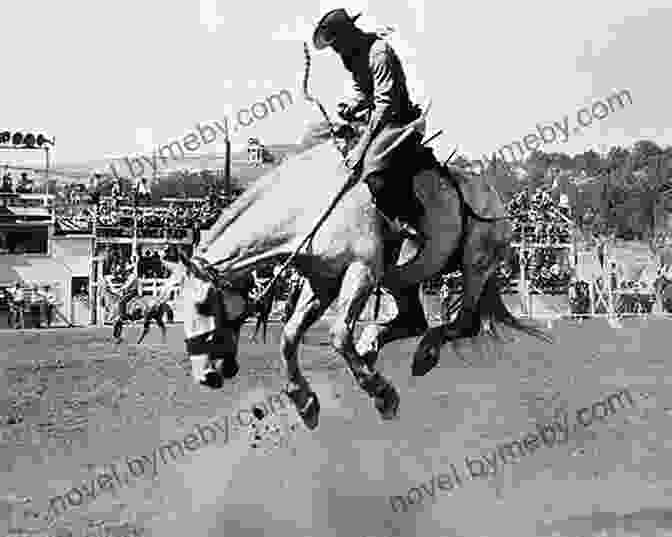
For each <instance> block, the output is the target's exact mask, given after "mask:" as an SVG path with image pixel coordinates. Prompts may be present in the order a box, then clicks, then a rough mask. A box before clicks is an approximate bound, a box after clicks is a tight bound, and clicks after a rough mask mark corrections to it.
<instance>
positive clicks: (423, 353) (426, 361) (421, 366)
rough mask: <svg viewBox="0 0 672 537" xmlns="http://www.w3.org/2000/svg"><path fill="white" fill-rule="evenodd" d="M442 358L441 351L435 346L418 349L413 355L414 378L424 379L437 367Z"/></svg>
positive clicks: (412, 371)
mask: <svg viewBox="0 0 672 537" xmlns="http://www.w3.org/2000/svg"><path fill="white" fill-rule="evenodd" d="M440 358H441V353H440V352H439V349H438V348H437V347H435V346H426V347H425V348H423V347H422V346H421V347H418V349H417V350H416V351H415V354H414V355H413V365H412V366H411V374H412V375H413V376H414V377H422V376H424V375H426V374H427V373H429V372H430V371H431V370H432V369H434V368H435V367H436V365H437V364H438V363H439V359H440Z"/></svg>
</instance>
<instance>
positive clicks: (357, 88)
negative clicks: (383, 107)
mask: <svg viewBox="0 0 672 537" xmlns="http://www.w3.org/2000/svg"><path fill="white" fill-rule="evenodd" d="M352 93H353V95H352V96H350V97H349V98H344V99H343V103H344V104H345V105H346V106H347V111H348V113H349V114H350V115H355V114H357V113H358V112H361V111H362V110H365V109H366V108H368V107H369V106H370V105H371V101H370V100H369V99H368V98H367V96H366V93H364V90H363V89H362V84H361V83H360V82H359V80H357V76H356V75H353V79H352Z"/></svg>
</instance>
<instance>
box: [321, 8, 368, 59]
mask: <svg viewBox="0 0 672 537" xmlns="http://www.w3.org/2000/svg"><path fill="white" fill-rule="evenodd" d="M361 15H362V14H361V13H358V14H357V15H355V16H354V17H350V16H349V15H348V14H347V13H346V11H345V9H342V8H341V9H334V10H332V11H330V12H329V13H327V14H326V15H325V16H324V17H322V19H321V20H320V22H318V23H317V27H316V28H315V32H314V33H313V45H315V48H316V49H317V50H322V49H324V48H327V47H328V46H330V45H331V44H333V42H334V41H335V39H336V34H337V33H338V32H339V31H341V30H343V29H344V28H348V27H351V26H353V25H354V23H355V21H356V20H357V19H358V18H359V17H361Z"/></svg>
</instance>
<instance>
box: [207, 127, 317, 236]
mask: <svg viewBox="0 0 672 537" xmlns="http://www.w3.org/2000/svg"><path fill="white" fill-rule="evenodd" d="M329 137H330V132H329V127H328V125H327V124H326V122H324V121H321V122H319V123H315V124H311V125H309V126H308V128H307V130H306V133H305V134H304V136H303V138H302V139H301V143H300V144H299V151H298V153H297V154H296V155H294V156H292V157H290V158H288V159H286V160H285V161H284V162H282V163H281V164H280V165H279V166H278V167H277V168H274V169H272V170H270V171H269V172H268V173H265V174H263V175H262V176H261V177H259V179H257V180H256V181H254V182H253V183H252V184H251V185H250V186H249V187H248V188H247V189H245V191H244V192H243V193H242V194H241V195H240V196H239V197H238V198H236V200H235V201H234V202H233V203H232V204H231V205H229V206H228V207H226V208H224V209H222V212H221V213H220V215H219V218H218V219H217V221H216V222H215V223H214V224H213V226H212V227H211V228H210V230H209V232H208V233H207V236H206V240H205V241H203V240H202V241H201V242H202V243H205V244H207V243H209V242H210V241H209V240H208V239H209V238H212V239H214V238H216V237H217V236H219V234H221V232H222V231H224V230H225V229H226V228H228V227H229V226H230V225H231V224H233V222H235V221H236V220H237V219H238V217H239V216H240V215H241V214H242V213H243V212H245V210H246V209H248V208H249V207H250V206H251V205H252V204H253V203H254V202H255V201H257V200H258V199H259V198H260V197H261V196H260V195H261V194H262V193H264V192H266V191H267V190H268V188H269V186H270V185H272V184H273V183H274V182H275V181H276V179H277V176H278V175H279V174H281V173H283V172H284V171H285V170H287V169H288V168H289V167H290V166H291V164H292V163H293V161H294V160H295V159H296V158H297V157H300V156H302V155H305V154H306V153H309V152H310V151H311V150H313V149H314V148H315V147H316V146H321V145H323V144H324V143H326V142H327V141H329Z"/></svg>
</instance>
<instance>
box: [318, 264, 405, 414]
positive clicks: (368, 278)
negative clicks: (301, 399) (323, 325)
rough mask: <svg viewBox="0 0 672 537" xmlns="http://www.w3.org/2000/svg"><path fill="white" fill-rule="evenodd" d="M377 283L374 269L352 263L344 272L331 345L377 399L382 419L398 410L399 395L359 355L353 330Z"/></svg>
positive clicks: (368, 391) (363, 387)
mask: <svg viewBox="0 0 672 537" xmlns="http://www.w3.org/2000/svg"><path fill="white" fill-rule="evenodd" d="M375 284H376V279H375V277H374V272H373V269H372V268H371V267H370V266H369V265H367V264H365V263H362V262H355V263H352V264H351V265H350V266H349V267H348V269H347V270H346V272H345V277H344V278H343V283H342V285H341V291H340V294H339V297H338V306H337V313H336V319H335V320H334V323H333V325H332V327H331V344H332V346H333V347H334V349H335V350H336V352H338V353H339V354H340V355H341V356H343V358H345V361H346V362H347V364H348V367H349V368H350V371H351V373H352V375H353V376H354V378H355V381H356V382H357V384H359V386H360V387H361V388H362V389H363V390H364V391H365V392H366V393H368V394H369V396H370V397H373V398H374V399H375V405H376V408H377V409H378V412H380V414H381V416H382V417H383V419H392V418H395V417H396V416H397V413H398V410H399V394H398V393H397V390H396V389H395V388H394V386H393V385H392V383H391V382H390V381H389V380H387V379H386V378H385V377H384V376H383V375H381V374H380V373H379V372H378V371H376V370H375V368H374V366H373V364H370V363H369V362H368V361H367V360H366V359H365V358H364V357H362V356H360V355H359V353H358V352H357V350H356V348H355V345H354V342H353V331H354V328H355V324H356V322H357V319H359V316H360V314H361V312H362V310H363V309H364V307H365V306H366V301H367V300H368V298H369V296H370V295H371V291H373V288H374V286H375Z"/></svg>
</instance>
